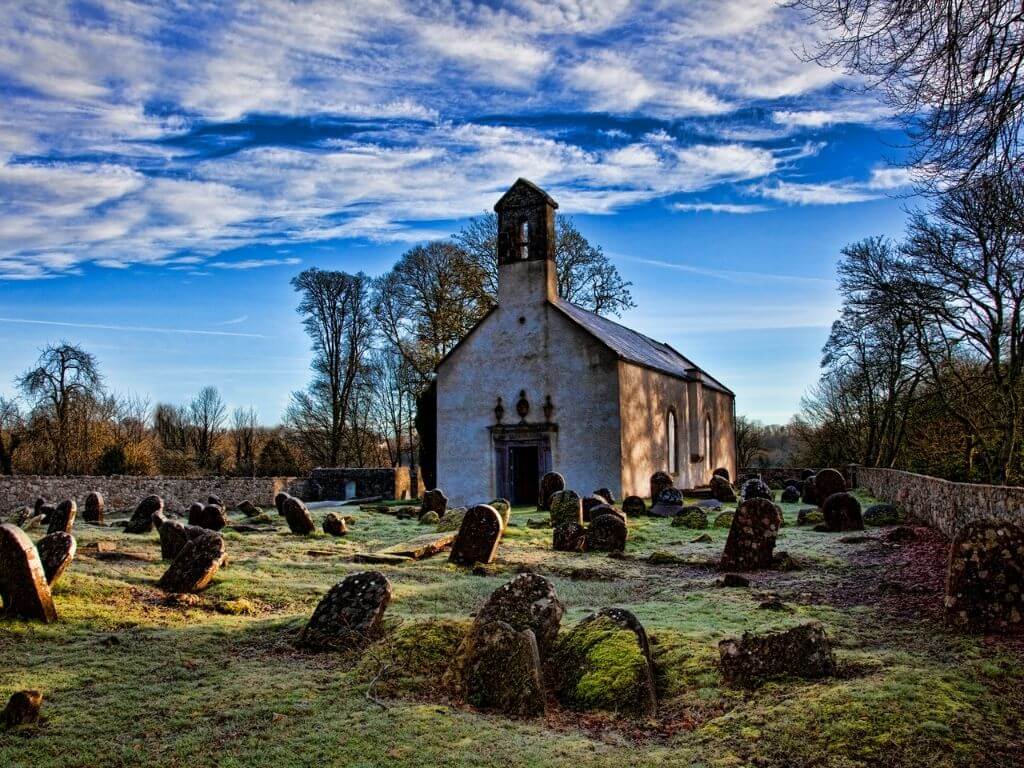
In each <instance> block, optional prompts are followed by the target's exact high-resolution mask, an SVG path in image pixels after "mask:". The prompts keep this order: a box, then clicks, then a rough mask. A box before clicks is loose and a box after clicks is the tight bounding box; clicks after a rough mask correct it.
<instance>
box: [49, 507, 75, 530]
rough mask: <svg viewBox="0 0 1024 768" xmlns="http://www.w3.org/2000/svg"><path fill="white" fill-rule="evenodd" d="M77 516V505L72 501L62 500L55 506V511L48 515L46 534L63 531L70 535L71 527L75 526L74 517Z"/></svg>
mask: <svg viewBox="0 0 1024 768" xmlns="http://www.w3.org/2000/svg"><path fill="white" fill-rule="evenodd" d="M77 514H78V505H77V504H76V503H75V500H74V499H64V501H62V502H61V503H60V504H58V505H57V511H56V512H54V513H53V514H52V515H50V527H49V528H47V529H46V532H47V533H57V532H58V531H63V532H64V533H71V529H72V527H74V525H75V515H77Z"/></svg>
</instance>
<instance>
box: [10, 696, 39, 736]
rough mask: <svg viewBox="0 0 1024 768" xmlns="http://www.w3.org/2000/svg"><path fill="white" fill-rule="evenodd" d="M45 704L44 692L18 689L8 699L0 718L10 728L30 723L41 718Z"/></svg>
mask: <svg viewBox="0 0 1024 768" xmlns="http://www.w3.org/2000/svg"><path fill="white" fill-rule="evenodd" d="M42 706H43V694H42V693H40V692H39V691H18V692H16V693H14V694H13V695H12V696H11V698H10V699H8V700H7V706H6V707H4V710H3V712H0V720H3V723H4V725H6V726H7V727H8V728H14V727H15V726H18V725H29V724H31V723H35V722H37V721H38V720H39V710H40V709H41V708H42Z"/></svg>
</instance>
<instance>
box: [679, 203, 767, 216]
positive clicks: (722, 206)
mask: <svg viewBox="0 0 1024 768" xmlns="http://www.w3.org/2000/svg"><path fill="white" fill-rule="evenodd" d="M671 208H672V210H673V211H682V212H684V213H691V212H692V213H705V212H706V213H736V214H745V213H764V212H765V211H769V210H771V209H770V208H769V207H768V206H767V205H757V204H754V203H673V204H672V205H671Z"/></svg>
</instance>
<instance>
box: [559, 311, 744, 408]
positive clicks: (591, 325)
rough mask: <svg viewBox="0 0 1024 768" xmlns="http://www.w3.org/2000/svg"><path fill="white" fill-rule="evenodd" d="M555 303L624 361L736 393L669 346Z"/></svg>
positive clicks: (567, 315) (594, 315) (597, 316)
mask: <svg viewBox="0 0 1024 768" xmlns="http://www.w3.org/2000/svg"><path fill="white" fill-rule="evenodd" d="M551 303H552V305H554V306H555V307H556V308H558V309H559V310H560V311H561V312H562V314H564V315H565V316H566V317H568V318H569V319H570V320H572V321H573V322H574V323H576V325H578V326H580V327H581V328H582V329H583V330H585V331H586V332H587V333H589V334H590V335H591V336H593V337H594V338H595V339H597V340H598V341H600V342H601V343H602V344H604V345H605V346H606V347H608V349H610V350H611V351H612V352H614V353H615V354H617V355H618V356H619V358H620V359H621V360H625V361H626V362H629V363H635V364H636V365H641V366H643V367H645V368H652V369H654V370H656V371H660V372H662V373H667V374H669V375H670V376H675V377H677V378H680V379H685V380H687V381H691V380H694V379H697V378H699V379H700V380H701V381H702V382H703V383H704V386H706V387H708V388H709V389H716V390H718V391H720V392H725V393H726V394H729V395H731V394H733V392H732V390H731V389H729V388H728V387H726V386H725V385H724V384H722V383H721V382H720V381H718V380H717V379H715V378H713V377H711V376H709V375H708V374H707V373H706V372H705V371H703V370H701V369H700V368H698V367H697V366H696V365H694V364H693V362H692V361H691V360H689V359H687V358H685V357H683V356H682V355H681V354H679V353H678V352H677V351H676V350H675V349H673V348H672V347H670V346H669V345H668V344H665V343H663V342H660V341H655V340H654V339H652V338H649V337H647V336H644V335H643V334H642V333H638V332H636V331H634V330H632V329H631V328H627V327H626V326H624V325H619V324H618V323H616V322H613V321H612V320H609V319H608V318H606V317H601V316H600V315H597V314H595V313H593V312H588V311H587V310H585V309H583V308H582V307H577V306H576V305H575V304H572V303H570V302H568V301H566V300H565V299H561V298H559V299H555V300H554V301H552V302H551Z"/></svg>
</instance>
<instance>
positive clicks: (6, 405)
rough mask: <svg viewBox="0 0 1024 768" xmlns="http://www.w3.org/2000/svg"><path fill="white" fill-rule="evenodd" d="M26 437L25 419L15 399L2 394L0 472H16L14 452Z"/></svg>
mask: <svg viewBox="0 0 1024 768" xmlns="http://www.w3.org/2000/svg"><path fill="white" fill-rule="evenodd" d="M24 438H25V419H24V417H23V416H22V414H21V409H20V408H18V403H17V401H15V400H12V399H9V398H6V397H2V396H0V473H2V474H5V475H13V474H14V452H15V451H17V450H18V447H19V446H20V445H21V442H22V440H23V439H24Z"/></svg>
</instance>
